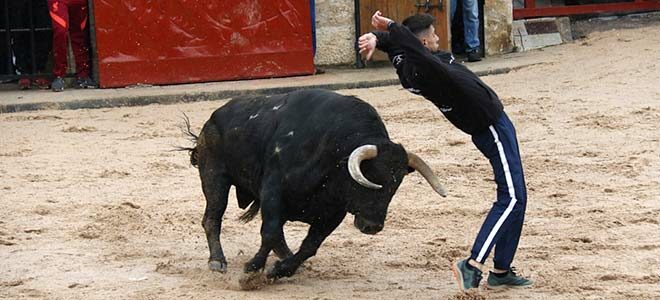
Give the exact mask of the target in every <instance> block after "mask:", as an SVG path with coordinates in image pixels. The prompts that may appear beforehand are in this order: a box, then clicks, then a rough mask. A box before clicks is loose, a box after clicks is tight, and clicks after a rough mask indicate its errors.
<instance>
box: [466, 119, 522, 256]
mask: <svg viewBox="0 0 660 300" xmlns="http://www.w3.org/2000/svg"><path fill="white" fill-rule="evenodd" d="M472 140H473V142H474V144H475V145H476V146H477V148H478V149H479V150H480V151H481V152H482V153H483V154H484V155H485V156H486V157H487V158H488V159H489V161H490V163H491V166H492V167H493V172H494V175H495V182H496V183H497V201H496V202H495V203H494V204H493V207H492V208H491V210H490V212H489V213H488V216H487V217H486V220H485V221H484V223H483V225H482V227H481V229H480V231H479V234H478V235H477V238H476V240H475V242H474V245H473V248H472V252H471V256H470V258H471V259H474V260H475V261H476V262H478V263H481V264H483V263H484V261H485V260H486V258H487V257H488V254H489V253H490V251H491V249H492V248H493V246H495V245H498V246H497V250H496V252H497V257H496V259H495V260H496V261H497V264H498V267H506V269H508V268H509V267H510V264H511V261H512V260H513V256H514V254H515V250H516V248H517V245H518V240H519V238H520V231H521V229H522V222H523V219H524V213H525V206H526V202H527V199H526V188H525V181H524V177H523V171H522V163H521V161H520V153H519V150H518V144H517V140H516V134H515V129H514V127H513V124H511V121H510V120H509V118H508V117H507V116H506V114H505V113H503V114H502V116H500V118H499V120H498V121H497V122H496V123H495V124H494V125H492V126H490V128H489V130H488V131H486V132H484V133H482V134H477V135H474V136H473V137H472Z"/></svg>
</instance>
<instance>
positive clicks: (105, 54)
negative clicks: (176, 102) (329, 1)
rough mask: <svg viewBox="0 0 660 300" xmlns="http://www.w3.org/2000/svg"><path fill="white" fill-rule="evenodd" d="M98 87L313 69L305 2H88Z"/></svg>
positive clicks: (184, 81)
mask: <svg viewBox="0 0 660 300" xmlns="http://www.w3.org/2000/svg"><path fill="white" fill-rule="evenodd" d="M93 3H94V17H95V29H96V48H97V54H98V63H99V83H100V85H101V86H102V87H120V86H127V85H133V84H138V83H141V84H171V83H188V82H204V81H218V80H234V79H251V78H265V77H281V76H291V75H302V74H311V73H313V71H314V62H313V53H312V51H313V50H312V38H311V18H310V15H309V1H308V0H284V1H259V0H223V1H197V0H167V1H152V0H93Z"/></svg>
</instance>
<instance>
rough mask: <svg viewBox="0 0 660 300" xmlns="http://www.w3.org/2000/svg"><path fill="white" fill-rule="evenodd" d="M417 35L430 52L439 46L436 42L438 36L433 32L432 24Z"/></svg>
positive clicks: (438, 39)
mask: <svg viewBox="0 0 660 300" xmlns="http://www.w3.org/2000/svg"><path fill="white" fill-rule="evenodd" d="M417 37H418V38H419V40H420V41H421V42H422V44H423V45H424V47H426V48H427V49H429V50H431V52H435V51H438V49H439V48H440V45H439V44H438V41H440V38H439V37H438V35H437V34H435V27H433V25H431V26H429V28H427V29H426V30H424V31H422V32H420V33H419V34H418V35H417Z"/></svg>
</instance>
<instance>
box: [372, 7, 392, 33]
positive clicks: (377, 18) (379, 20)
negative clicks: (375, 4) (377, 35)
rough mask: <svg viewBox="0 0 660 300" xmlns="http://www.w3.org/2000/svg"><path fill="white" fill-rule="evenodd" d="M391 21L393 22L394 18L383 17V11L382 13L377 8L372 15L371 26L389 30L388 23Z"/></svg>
mask: <svg viewBox="0 0 660 300" xmlns="http://www.w3.org/2000/svg"><path fill="white" fill-rule="evenodd" d="M390 22H393V21H392V19H390V18H387V17H383V13H381V12H380V10H377V11H376V12H375V13H374V15H373V16H372V17H371V26H373V27H374V28H376V29H378V30H380V31H387V25H389V24H390Z"/></svg>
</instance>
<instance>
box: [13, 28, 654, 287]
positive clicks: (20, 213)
mask: <svg viewBox="0 0 660 300" xmlns="http://www.w3.org/2000/svg"><path fill="white" fill-rule="evenodd" d="M632 24H634V26H628V27H633V28H619V29H616V30H607V31H596V32H592V33H590V34H589V35H588V36H587V37H586V38H585V39H582V40H579V41H576V42H574V43H571V44H566V45H562V46H558V47H553V48H546V49H545V50H542V51H535V52H530V53H524V54H518V55H536V56H538V58H539V61H540V62H542V63H539V64H537V65H534V66H531V67H527V68H523V69H519V70H516V71H514V72H511V73H509V74H503V75H497V76H488V77H484V78H483V79H484V81H486V82H487V83H488V84H490V85H491V86H492V87H493V88H494V89H495V90H496V91H497V92H498V94H499V95H500V97H501V98H502V101H503V102H504V104H505V106H506V111H507V112H508V114H509V115H510V117H511V118H512V120H513V121H514V123H515V124H516V127H517V129H518V137H519V140H520V146H521V150H522V156H523V162H524V165H525V168H526V170H525V171H526V175H527V182H528V189H529V200H528V201H529V202H528V207H527V216H526V224H525V228H524V230H523V237H522V240H521V244H520V248H519V251H518V255H517V257H516V260H515V261H514V265H516V266H517V268H518V270H519V271H520V272H521V273H523V274H525V275H527V276H529V277H531V278H532V279H534V280H535V281H536V284H535V285H534V287H533V288H527V289H518V290H504V291H488V290H483V289H482V290H479V291H478V292H477V293H473V294H470V295H468V296H465V295H461V294H459V293H457V288H456V285H455V283H454V279H453V277H452V275H451V271H450V264H451V263H452V262H453V261H455V260H456V259H458V258H461V257H464V256H466V255H467V254H468V250H469V247H470V245H471V243H472V241H473V239H474V237H475V235H476V233H477V230H478V228H479V226H480V224H481V222H482V219H483V218H484V216H485V214H486V212H487V210H488V209H489V207H490V205H491V203H492V201H493V198H494V193H495V189H494V183H493V181H492V180H491V178H492V175H491V169H490V167H489V165H488V162H487V161H486V160H485V159H484V158H483V157H482V156H481V154H480V153H479V152H478V151H477V150H476V149H475V148H474V146H473V145H472V143H471V142H470V139H469V137H468V136H467V135H465V134H463V133H461V132H460V131H459V130H457V129H455V128H453V127H452V126H451V125H450V124H449V123H448V122H447V121H446V120H445V119H444V117H443V116H442V115H441V114H440V113H439V112H438V111H437V110H436V109H435V108H434V107H433V106H432V105H431V104H430V103H429V102H427V101H425V100H423V99H422V98H419V97H416V96H414V95H412V94H409V93H407V92H405V91H403V90H401V89H400V88H399V87H397V86H391V87H381V88H372V89H363V90H344V91H340V92H341V93H344V94H353V95H357V96H359V97H360V98H362V99H365V100H367V101H368V102H370V103H371V104H373V105H374V106H375V107H376V108H377V110H378V111H379V112H380V114H381V115H382V117H383V119H384V120H385V122H386V125H387V126H388V129H389V131H390V133H391V136H392V137H393V139H394V140H396V141H397V142H400V143H402V144H403V145H404V146H405V147H406V148H407V149H408V150H411V151H414V152H416V153H418V154H419V155H420V156H422V157H423V158H425V159H426V160H427V162H429V163H430V164H431V165H432V167H433V168H434V169H435V171H436V173H437V174H438V175H439V176H440V177H441V179H442V181H443V182H444V183H445V185H446V186H447V187H448V189H449V191H450V196H449V197H447V198H440V197H438V196H436V195H435V194H434V193H433V192H432V190H431V189H430V187H429V186H428V185H427V184H426V183H425V181H424V180H423V179H422V177H421V176H419V175H418V174H413V175H411V176H409V177H407V178H406V179H405V181H404V183H403V185H402V186H401V188H400V189H399V191H398V193H397V195H396V197H395V198H394V201H393V202H392V205H391V209H390V213H389V215H388V219H387V222H386V226H385V229H384V230H383V231H382V232H381V233H379V234H377V235H375V236H367V235H363V234H360V233H359V232H358V231H357V230H356V229H355V228H354V227H353V226H352V221H353V217H352V216H349V217H347V218H346V220H345V221H344V224H342V225H341V226H340V227H339V228H338V229H337V230H336V231H335V232H334V233H333V234H332V235H331V236H330V237H329V238H328V240H327V241H326V242H325V243H324V245H323V246H322V247H321V248H320V250H319V253H318V255H317V256H315V257H313V258H312V259H310V260H309V261H308V262H306V263H305V264H304V266H303V267H302V268H301V269H300V270H299V272H298V273H297V274H296V275H295V276H294V277H292V278H289V279H283V280H280V281H278V282H276V283H275V284H273V285H269V286H266V287H264V288H263V289H261V290H258V291H251V292H245V291H240V290H239V286H238V280H239V278H241V276H242V273H241V269H242V266H243V263H244V262H246V261H247V260H248V259H249V258H250V257H251V256H252V255H253V254H254V252H255V251H256V250H257V247H258V240H259V237H258V231H259V230H258V228H259V221H258V220H255V221H253V222H252V223H249V224H241V223H239V222H238V221H237V220H236V219H237V217H238V215H239V214H240V213H241V210H240V209H239V208H238V207H237V205H236V200H235V198H234V195H233V193H232V196H231V199H230V206H229V208H228V210H227V213H226V214H225V222H224V227H223V235H222V240H223V245H224V249H225V253H226V255H227V258H228V260H229V264H230V265H229V271H228V273H226V274H218V273H211V272H210V271H209V270H208V269H207V267H206V261H207V255H208V254H207V253H208V252H207V246H206V241H205V237H204V234H203V230H202V227H201V226H200V220H201V217H202V213H203V207H204V198H203V196H202V191H201V187H200V182H199V178H198V175H197V170H196V169H194V168H192V167H190V166H189V163H188V156H187V154H186V153H183V152H171V151H169V150H170V149H172V148H173V146H176V145H188V144H187V142H186V140H185V138H184V136H183V134H182V133H181V131H180V130H179V128H178V126H179V125H181V124H182V121H181V119H180V116H181V112H185V113H186V114H188V115H189V116H190V118H191V121H192V124H193V127H194V129H195V130H196V131H198V130H199V128H200V127H201V125H202V124H203V122H205V121H206V120H207V118H208V117H209V115H210V113H211V112H212V111H213V110H214V109H216V108H217V107H219V106H221V105H222V104H223V103H225V101H223V100H220V101H212V102H203V103H190V104H178V105H167V106H163V105H152V106H148V107H131V108H114V109H98V110H76V111H38V112H26V113H15V114H3V115H0V138H1V140H0V142H1V143H0V211H1V212H2V218H0V298H6V299H28V298H38V299H418V300H421V299H448V298H449V299H660V150H659V149H660V65H659V63H660V50H659V49H660V20H655V21H651V22H646V23H645V24H639V23H634V22H632ZM634 27H637V28H634ZM306 229H307V226H306V225H304V224H300V223H290V224H287V226H286V227H285V231H286V233H287V235H288V240H289V243H290V245H292V247H293V248H297V245H299V243H300V241H301V239H302V237H303V236H304V234H305V232H306ZM274 260H275V258H274V257H271V259H270V260H269V265H270V264H272V263H273V262H274Z"/></svg>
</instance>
